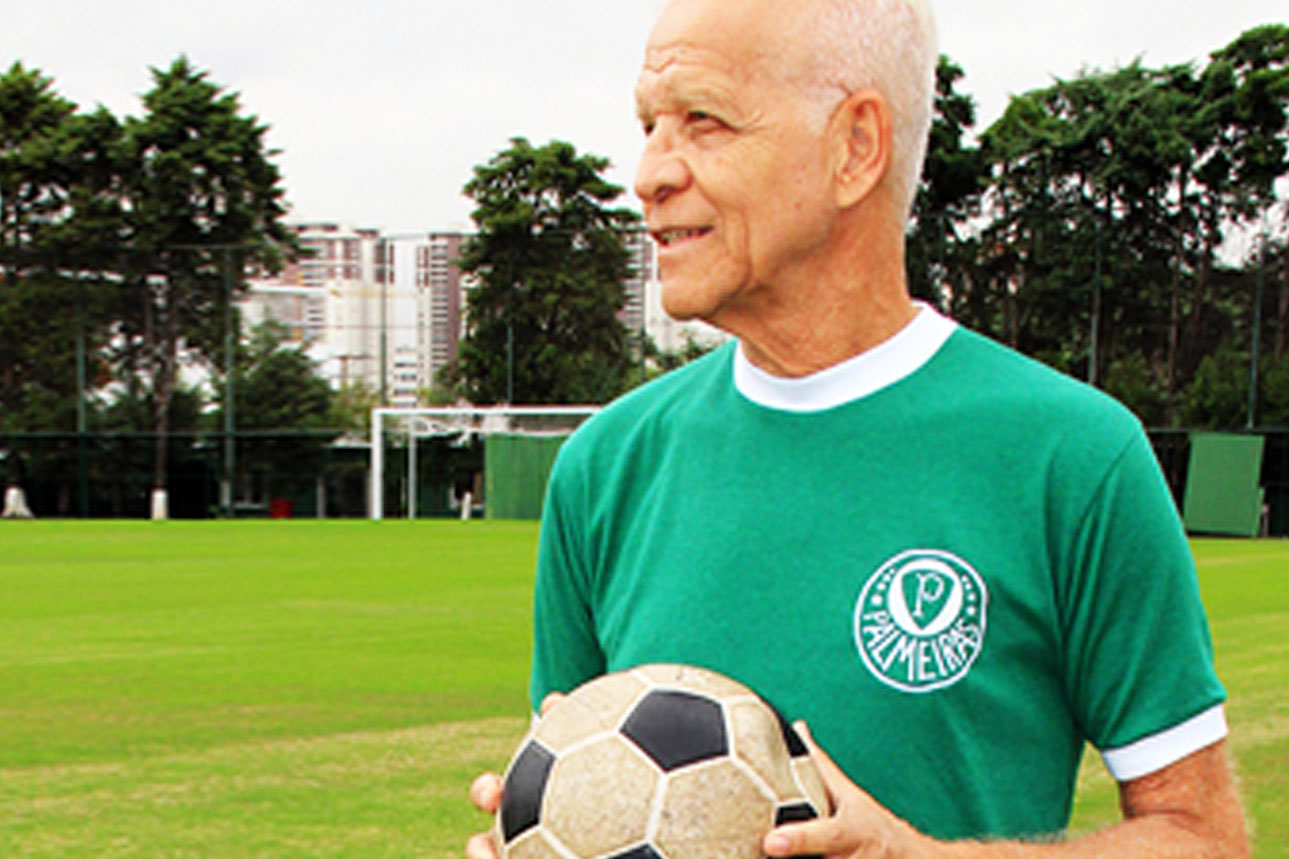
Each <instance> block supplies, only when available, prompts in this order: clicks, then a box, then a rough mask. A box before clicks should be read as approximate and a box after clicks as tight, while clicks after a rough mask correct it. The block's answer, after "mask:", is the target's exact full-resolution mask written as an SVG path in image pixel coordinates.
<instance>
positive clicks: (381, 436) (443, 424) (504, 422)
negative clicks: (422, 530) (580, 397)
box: [368, 406, 600, 521]
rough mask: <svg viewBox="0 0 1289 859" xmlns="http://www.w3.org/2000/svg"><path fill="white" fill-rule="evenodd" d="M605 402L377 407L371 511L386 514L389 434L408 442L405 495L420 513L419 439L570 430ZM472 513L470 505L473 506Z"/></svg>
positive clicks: (376, 516)
mask: <svg viewBox="0 0 1289 859" xmlns="http://www.w3.org/2000/svg"><path fill="white" fill-rule="evenodd" d="M599 410H600V406H444V407H437V408H407V407H403V408H399V407H380V408H375V409H372V412H371V472H370V485H369V496H368V511H369V513H370V517H371V519H372V520H373V521H380V520H381V519H384V518H385V444H386V438H387V437H389V438H390V439H391V440H393V439H402V440H403V441H404V442H405V443H406V445H407V479H406V488H405V491H404V498H405V500H406V507H407V518H408V519H414V518H416V507H417V497H416V493H417V473H418V472H417V457H416V448H417V441H418V440H420V439H423V438H443V437H448V438H458V439H461V440H462V441H463V442H464V441H466V440H468V439H470V438H473V437H479V438H486V437H488V436H490V435H519V436H535V437H543V436H544V437H558V436H567V435H569V434H570V433H572V432H573V430H575V429H577V427H578V426H579V425H580V424H581V423H582V421H584V420H586V419H587V418H588V417H590V416H591V415H593V414H595V413H596V412H597V411H599ZM467 513H468V510H467Z"/></svg>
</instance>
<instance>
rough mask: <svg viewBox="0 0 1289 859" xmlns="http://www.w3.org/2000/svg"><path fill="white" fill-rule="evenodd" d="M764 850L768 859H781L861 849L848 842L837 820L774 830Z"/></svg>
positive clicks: (831, 819) (819, 821)
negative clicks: (769, 857)
mask: <svg viewBox="0 0 1289 859" xmlns="http://www.w3.org/2000/svg"><path fill="white" fill-rule="evenodd" d="M761 846H762V847H763V848H764V849H765V854H766V855H767V856H774V857H778V856H804V855H809V854H813V855H817V856H824V855H828V856H832V855H834V854H848V853H849V852H850V851H851V850H853V849H854V848H856V847H858V846H859V845H857V844H852V843H850V842H849V841H848V840H847V836H846V832H845V830H843V829H842V827H841V826H840V825H839V824H838V823H837V821H836V819H835V818H832V817H825V818H822V819H820V820H811V821H808V822H806V823H792V824H789V825H787V826H780V827H779V828H778V829H772V830H770V832H769V833H768V834H767V835H766V836H765V841H764V842H763V843H762V845H761Z"/></svg>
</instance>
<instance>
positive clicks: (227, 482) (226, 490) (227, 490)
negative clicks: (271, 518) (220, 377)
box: [219, 246, 237, 519]
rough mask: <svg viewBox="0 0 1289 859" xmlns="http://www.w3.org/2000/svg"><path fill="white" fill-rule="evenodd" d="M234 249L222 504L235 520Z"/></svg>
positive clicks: (227, 280) (228, 264) (227, 255)
mask: <svg viewBox="0 0 1289 859" xmlns="http://www.w3.org/2000/svg"><path fill="white" fill-rule="evenodd" d="M233 323H234V314H233V249H232V248H231V247H227V246H226V247H225V248H224V480H223V483H222V484H221V485H220V487H219V490H220V496H221V497H220V503H221V506H222V507H223V508H224V516H225V517H227V518H229V519H232V518H233V482H234V479H235V477H234V467H235V465H236V462H235V456H236V454H235V447H236V445H235V443H234V436H233V432H234V428H235V427H236V426H237V423H236V420H235V416H234V414H233V370H234V361H235V355H234V353H235V351H236V349H235V344H236V340H235V332H234V331H233Z"/></svg>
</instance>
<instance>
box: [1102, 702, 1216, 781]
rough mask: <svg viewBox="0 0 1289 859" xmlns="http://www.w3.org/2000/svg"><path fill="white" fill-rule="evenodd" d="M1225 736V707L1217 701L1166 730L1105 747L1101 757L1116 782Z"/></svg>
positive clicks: (1159, 766) (1148, 771) (1155, 768)
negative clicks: (1131, 741) (1216, 703)
mask: <svg viewBox="0 0 1289 859" xmlns="http://www.w3.org/2000/svg"><path fill="white" fill-rule="evenodd" d="M1226 735H1227V726H1226V709H1225V708H1224V707H1223V706H1222V705H1221V704H1218V705H1217V706H1216V707H1212V708H1210V709H1208V710H1205V711H1204V712H1203V713H1200V714H1199V715H1198V716H1194V717H1192V718H1190V719H1187V720H1186V721H1185V722H1182V723H1181V724H1179V725H1174V726H1173V727H1171V728H1169V729H1168V730H1166V731H1160V732H1159V733H1158V734H1152V735H1151V736H1149V737H1143V738H1142V739H1140V740H1137V742H1135V743H1129V744H1128V745H1126V746H1120V747H1119V748H1117V749H1105V750H1103V751H1102V752H1101V759H1102V760H1104V761H1105V765H1106V769H1108V770H1109V771H1110V775H1112V776H1114V777H1115V779H1116V780H1117V781H1121V782H1122V781H1132V780H1133V779H1135V778H1141V777H1142V776H1146V775H1150V774H1151V773H1153V772H1157V771H1159V770H1161V769H1163V768H1164V767H1166V766H1168V765H1169V764H1174V763H1176V762H1177V761H1180V760H1181V759H1182V758H1184V757H1186V756H1187V755H1189V754H1192V753H1194V752H1198V751H1199V750H1200V749H1203V748H1207V747H1208V746H1211V745H1213V744H1214V743H1216V742H1217V741H1218V740H1221V739H1223V738H1224V737H1225V736H1226Z"/></svg>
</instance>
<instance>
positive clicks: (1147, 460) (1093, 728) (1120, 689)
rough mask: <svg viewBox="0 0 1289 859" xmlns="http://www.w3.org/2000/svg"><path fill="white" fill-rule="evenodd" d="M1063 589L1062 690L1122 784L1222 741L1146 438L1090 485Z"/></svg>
mask: <svg viewBox="0 0 1289 859" xmlns="http://www.w3.org/2000/svg"><path fill="white" fill-rule="evenodd" d="M1066 575H1067V580H1066V586H1065V588H1064V594H1063V604H1062V606H1061V608H1062V615H1063V624H1064V666H1065V683H1066V689H1067V694H1068V695H1069V697H1070V701H1071V705H1072V707H1073V709H1074V713H1075V716H1076V718H1077V719H1078V720H1079V722H1080V724H1081V726H1082V728H1083V730H1084V733H1085V734H1086V736H1087V737H1088V739H1089V740H1090V741H1091V742H1092V743H1093V745H1095V746H1096V747H1097V748H1098V749H1099V750H1100V751H1101V752H1102V753H1103V755H1104V756H1105V759H1106V762H1107V764H1108V766H1109V767H1110V769H1111V772H1112V774H1114V775H1115V776H1116V778H1119V779H1120V780H1127V779H1130V778H1138V777H1140V776H1142V775H1147V774H1149V773H1150V772H1154V771H1155V770H1158V769H1162V768H1163V767H1165V766H1168V765H1169V764H1171V763H1173V762H1175V761H1177V760H1180V759H1181V758H1182V757H1185V756H1186V755H1188V754H1190V753H1192V752H1194V751H1198V750H1199V749H1200V748H1203V747H1205V746H1207V745H1210V744H1212V743H1213V742H1216V741H1217V740H1218V739H1221V737H1222V736H1224V735H1225V731H1226V725H1225V720H1224V719H1223V718H1222V714H1221V705H1222V702H1223V701H1224V700H1225V692H1224V690H1223V688H1222V686H1221V684H1220V683H1219V681H1218V679H1217V675H1216V673H1215V672H1214V669H1213V646H1212V641H1211V638H1210V635H1209V628H1208V621H1207V619H1206V617H1205V615H1204V609H1203V606H1202V604H1201V601H1200V593H1199V584H1198V581H1197V578H1196V574H1195V565H1194V560H1193V558H1192V556H1191V552H1190V547H1189V545H1188V544H1187V541H1186V535H1185V532H1184V530H1183V528H1182V525H1181V522H1180V519H1179V517H1178V515H1177V510H1176V507H1175V505H1174V504H1173V501H1172V497H1171V495H1170V494H1169V492H1168V487H1167V485H1166V483H1165V482H1164V479H1163V475H1162V474H1161V473H1160V470H1159V466H1158V463H1157V462H1156V460H1155V457H1154V454H1153V452H1152V451H1151V448H1150V444H1149V442H1148V441H1147V439H1146V437H1145V434H1144V433H1143V432H1141V431H1140V430H1138V431H1137V432H1136V433H1135V435H1134V436H1133V437H1132V438H1131V440H1130V441H1129V442H1128V443H1127V444H1126V446H1125V447H1124V449H1123V450H1122V451H1121V453H1120V455H1119V456H1118V458H1117V459H1116V460H1114V462H1113V463H1112V464H1111V465H1110V467H1109V469H1108V470H1107V471H1106V472H1105V473H1104V476H1103V478H1102V479H1101V480H1100V482H1099V484H1097V485H1096V486H1095V488H1094V491H1093V493H1092V495H1091V498H1090V501H1089V502H1088V504H1087V505H1086V507H1085V509H1084V511H1083V515H1082V517H1081V520H1080V524H1079V527H1078V529H1077V531H1076V533H1075V543H1074V545H1073V546H1072V551H1071V554H1070V557H1069V558H1068V561H1067V570H1066Z"/></svg>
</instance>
